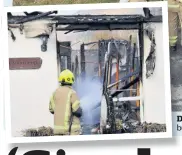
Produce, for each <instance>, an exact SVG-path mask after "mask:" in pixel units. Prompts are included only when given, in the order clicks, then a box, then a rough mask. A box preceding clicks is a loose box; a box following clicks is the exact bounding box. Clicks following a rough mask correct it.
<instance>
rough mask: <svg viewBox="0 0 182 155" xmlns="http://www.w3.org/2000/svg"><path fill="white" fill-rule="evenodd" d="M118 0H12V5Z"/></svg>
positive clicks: (115, 0)
mask: <svg viewBox="0 0 182 155" xmlns="http://www.w3.org/2000/svg"><path fill="white" fill-rule="evenodd" d="M115 2H119V0H13V5H14V6H33V5H56V4H81V3H83V4H88V3H90V4H91V3H115Z"/></svg>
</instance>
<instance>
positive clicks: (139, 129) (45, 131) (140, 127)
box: [23, 122, 166, 137]
mask: <svg viewBox="0 0 182 155" xmlns="http://www.w3.org/2000/svg"><path fill="white" fill-rule="evenodd" d="M132 130H133V132H132V133H152V132H166V125H165V124H157V123H146V122H144V123H142V124H137V125H136V126H135V127H133V128H132ZM130 131H131V130H130ZM23 133H24V134H23V136H24V137H37V136H53V135H54V134H53V129H52V128H51V127H44V126H43V127H40V128H38V129H27V130H24V131H23Z"/></svg>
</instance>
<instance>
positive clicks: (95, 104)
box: [74, 77, 102, 125]
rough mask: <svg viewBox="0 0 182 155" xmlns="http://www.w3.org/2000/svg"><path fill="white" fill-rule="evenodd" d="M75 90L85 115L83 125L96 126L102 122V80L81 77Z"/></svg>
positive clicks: (82, 120) (76, 83)
mask: <svg viewBox="0 0 182 155" xmlns="http://www.w3.org/2000/svg"><path fill="white" fill-rule="evenodd" d="M74 89H75V90H76V92H77V94H78V96H79V98H80V104H81V108H82V110H83V115H82V118H81V122H82V124H86V125H94V124H97V123H99V122H100V113H101V110H100V104H101V97H102V82H101V81H100V79H97V78H95V79H93V78H91V77H85V78H83V77H79V78H78V79H77V81H76V82H75V85H74Z"/></svg>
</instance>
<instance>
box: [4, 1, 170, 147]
mask: <svg viewBox="0 0 182 155" xmlns="http://www.w3.org/2000/svg"><path fill="white" fill-rule="evenodd" d="M141 7H150V8H152V7H162V15H163V46H164V47H163V48H164V49H163V52H165V54H163V55H164V57H165V58H164V68H165V69H164V74H165V76H164V77H165V81H164V82H165V108H166V109H165V113H166V127H167V131H166V132H164V133H136V134H135V133H133V134H127V133H126V134H110V135H78V136H61V137H60V136H46V137H12V132H11V105H10V81H9V52H8V29H7V12H23V11H24V10H26V11H37V10H39V11H48V10H60V8H61V10H62V11H69V10H93V9H94V10H95V9H122V8H141ZM3 10H4V12H3V13H4V14H3V27H2V28H3V40H5V41H4V43H3V50H2V51H3V52H4V62H5V64H4V67H5V71H4V74H5V77H6V78H5V80H4V82H5V103H4V105H5V126H6V138H7V141H8V143H34V142H36V143H37V142H63V141H64V142H65V141H96V140H126V139H154V138H172V116H171V115H172V111H171V83H170V82H171V81H170V61H169V36H168V5H167V2H130V3H105V4H103V3H100V4H75V5H49V6H24V7H22V6H21V7H15V6H14V7H4V8H3Z"/></svg>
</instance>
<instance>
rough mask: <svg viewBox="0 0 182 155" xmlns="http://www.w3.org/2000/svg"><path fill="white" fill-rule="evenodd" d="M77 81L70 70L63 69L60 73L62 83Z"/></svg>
mask: <svg viewBox="0 0 182 155" xmlns="http://www.w3.org/2000/svg"><path fill="white" fill-rule="evenodd" d="M74 81H75V77H74V74H73V73H72V72H71V71H70V70H69V69H65V70H63V71H62V72H61V73H60V75H59V82H60V83H62V84H71V85H72V84H73V83H74Z"/></svg>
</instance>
